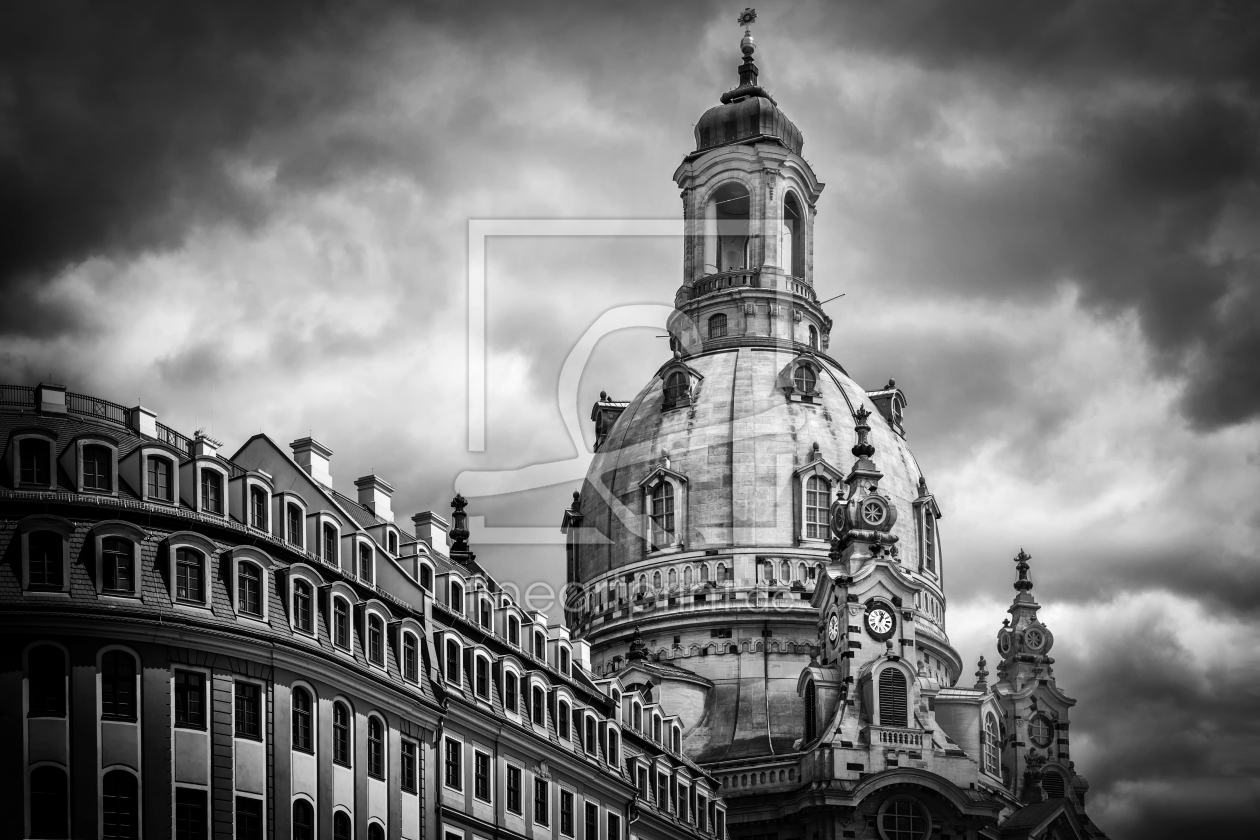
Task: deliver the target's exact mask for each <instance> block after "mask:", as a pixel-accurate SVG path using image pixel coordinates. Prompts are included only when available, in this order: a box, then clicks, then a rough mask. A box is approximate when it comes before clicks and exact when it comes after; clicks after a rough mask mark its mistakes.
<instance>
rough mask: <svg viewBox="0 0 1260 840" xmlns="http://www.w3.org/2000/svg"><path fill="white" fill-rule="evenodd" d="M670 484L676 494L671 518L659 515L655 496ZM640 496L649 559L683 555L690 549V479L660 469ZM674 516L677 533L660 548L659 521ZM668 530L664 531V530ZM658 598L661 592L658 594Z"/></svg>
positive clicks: (644, 483) (642, 486)
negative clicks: (659, 517) (669, 553)
mask: <svg viewBox="0 0 1260 840" xmlns="http://www.w3.org/2000/svg"><path fill="white" fill-rule="evenodd" d="M666 483H668V484H669V486H670V489H671V492H672V494H673V499H672V502H673V505H672V511H671V512H670V513H669V514H665V513H662V514H657V513H656V507H655V494H656V491H657V489H658V488H659V487H661V486H662V485H664V484H666ZM639 496H640V510H641V511H642V514H641V522H640V529H641V531H640V537H641V538H642V540H643V547H644V554H645V556H649V557H650V556H653V555H657V554H661V553H668V552H676V551H682V550H684V549H685V547H686V534H687V524H688V523H687V479H686V478H685V477H684V476H682V475H681V474H679V473H676V472H674V471H673V470H667V469H665V468H663V467H660V468H657V469H656V470H655V471H654V472H652V473H650V474H649V475H648V476H647V477H646V478H644V479H643V480H642V481H640V482H639ZM667 515H672V517H673V526H674V527H673V530H672V531H669V532H667V533H668V539H667V540H666V541H665V542H664V543H663V544H660V545H658V544H657V536H658V535H657V518H658V516H667ZM661 530H664V529H661ZM656 594H657V595H658V596H659V595H660V593H659V592H657V593H656Z"/></svg>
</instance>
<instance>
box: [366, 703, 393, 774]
mask: <svg viewBox="0 0 1260 840" xmlns="http://www.w3.org/2000/svg"><path fill="white" fill-rule="evenodd" d="M373 724H375V725H376V726H377V727H378V728H379V730H380V737H379V738H376V739H374V738H373V737H372V727H373ZM373 744H375V750H376V753H375V754H374V753H373V749H374V748H373ZM388 744H389V727H388V726H386V724H385V718H383V717H381V715H380V714H378V713H376V712H369V713H368V715H367V775H368V778H370V779H378V780H380V781H385V780H386V778H387V773H388V769H389V750H388ZM373 759H375V761H374V760H373Z"/></svg>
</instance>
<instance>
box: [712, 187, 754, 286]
mask: <svg viewBox="0 0 1260 840" xmlns="http://www.w3.org/2000/svg"><path fill="white" fill-rule="evenodd" d="M751 206H752V202H751V200H750V198H749V195H748V188H747V187H745V186H744V185H743V184H741V183H739V182H737V181H729V182H727V183H725V184H723V185H722V186H720V187H718V188H717V189H716V190H714V192H713V195H712V197H710V199H709V202H708V204H707V205H706V206H705V217H704V234H705V235H704V266H703V272H704V273H705V274H716V273H718V272H723V271H738V270H740V269H743V268H747V267H748V265H749V253H748V251H749V242H750V237H749V235H748V233H749V224H748V222H749V211H750V209H751Z"/></svg>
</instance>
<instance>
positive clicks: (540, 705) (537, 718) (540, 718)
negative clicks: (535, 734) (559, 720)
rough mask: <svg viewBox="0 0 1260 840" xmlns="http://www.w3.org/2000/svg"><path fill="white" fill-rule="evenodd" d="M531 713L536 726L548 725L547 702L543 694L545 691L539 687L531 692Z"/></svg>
mask: <svg viewBox="0 0 1260 840" xmlns="http://www.w3.org/2000/svg"><path fill="white" fill-rule="evenodd" d="M529 699H530V704H529V705H530V713H531V715H532V719H533V721H534V725H535V726H546V725H547V700H546V696H545V695H544V694H543V690H542V689H541V688H539V687H538V686H534V688H533V690H532V691H531V692H530V696H529Z"/></svg>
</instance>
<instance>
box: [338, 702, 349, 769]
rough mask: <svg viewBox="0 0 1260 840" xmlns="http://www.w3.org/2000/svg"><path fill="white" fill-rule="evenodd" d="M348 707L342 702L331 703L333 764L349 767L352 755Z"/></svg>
mask: <svg viewBox="0 0 1260 840" xmlns="http://www.w3.org/2000/svg"><path fill="white" fill-rule="evenodd" d="M350 727H351V721H350V707H349V706H347V705H346V704H345V703H344V702H343V701H341V700H338V701H337V702H335V703H333V763H334V764H340V765H342V766H343V767H349V766H351V765H350V761H351V758H352V756H353V754H354V751H353V748H352V744H351V742H352V740H353V734H352V733H351V731H350Z"/></svg>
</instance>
